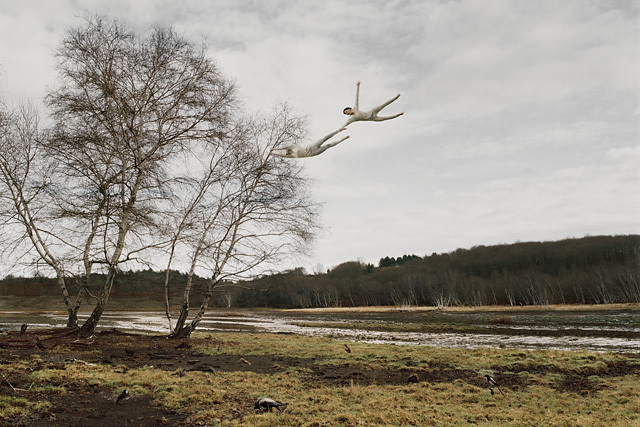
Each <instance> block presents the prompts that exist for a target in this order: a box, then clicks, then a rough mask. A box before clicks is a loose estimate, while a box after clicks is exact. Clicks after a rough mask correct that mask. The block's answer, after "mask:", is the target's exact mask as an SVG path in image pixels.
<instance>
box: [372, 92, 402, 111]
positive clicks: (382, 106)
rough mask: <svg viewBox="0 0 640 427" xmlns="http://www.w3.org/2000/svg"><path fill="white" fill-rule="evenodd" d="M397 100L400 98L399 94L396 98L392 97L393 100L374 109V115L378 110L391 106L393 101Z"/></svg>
mask: <svg viewBox="0 0 640 427" xmlns="http://www.w3.org/2000/svg"><path fill="white" fill-rule="evenodd" d="M398 98H400V94H397V95H396V96H394V97H393V98H391V99H390V100H388V101H387V102H385V103H384V104H382V105H379V106H377V107H376V108H374V109H373V112H374V114H378V113H379V112H380V110H382V109H383V108H384V107H386V106H387V105H389V104H391V103H392V102H393V101H395V100H396V99H398Z"/></svg>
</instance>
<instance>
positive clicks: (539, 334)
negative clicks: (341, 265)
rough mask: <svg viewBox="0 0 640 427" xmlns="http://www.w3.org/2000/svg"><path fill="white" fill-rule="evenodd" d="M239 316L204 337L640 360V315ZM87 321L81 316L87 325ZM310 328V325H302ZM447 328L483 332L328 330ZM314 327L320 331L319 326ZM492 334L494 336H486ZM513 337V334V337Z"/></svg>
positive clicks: (216, 322)
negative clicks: (501, 319) (311, 339)
mask: <svg viewBox="0 0 640 427" xmlns="http://www.w3.org/2000/svg"><path fill="white" fill-rule="evenodd" d="M234 314H236V315H233V316H232V315H229V314H228V313H226V314H224V315H221V314H220V312H211V313H209V314H208V315H206V316H205V317H204V319H203V320H202V322H201V323H200V326H199V328H198V329H197V330H198V331H209V332H215V331H229V332H266V333H290V334H298V335H306V336H331V337H334V338H337V339H344V340H351V341H362V342H368V343H392V344H408V345H424V346H434V347H463V348H474V347H515V348H520V349H542V348H544V349H557V350H588V351H599V352H601V351H616V352H633V353H640V310H630V311H629V310H627V311H624V310H620V311H613V310H612V311H604V310H603V311H597V312H580V311H572V312H553V313H552V312H519V313H513V312H512V313H508V315H509V316H510V317H512V318H513V321H514V324H509V325H494V324H491V319H494V318H495V317H496V316H499V315H502V313H500V312H478V313H473V312H471V313H469V312H464V313H456V312H445V313H434V312H427V313H425V312H407V313H397V312H396V313H331V314H317V313H303V312H293V313H292V312H276V311H273V312H268V311H267V312H265V311H244V310H242V311H236V312H234ZM87 317H88V315H87V314H84V315H80V316H79V320H80V322H83V321H84V320H85V319H86V318H87ZM301 322H304V323H305V324H307V325H309V326H298V325H296V323H301ZM329 322H330V323H337V324H339V323H344V324H347V323H349V324H350V325H353V324H357V323H358V322H360V323H363V322H366V323H379V324H385V323H393V324H402V323H407V324H421V323H426V322H428V323H430V324H433V323H436V324H437V323H438V322H440V323H443V324H461V325H465V326H473V327H474V328H477V329H476V330H481V331H483V333H430V332H380V331H370V330H365V329H352V328H340V327H335V328H333V327H331V328H329V327H324V326H320V324H321V323H329ZM23 323H27V324H29V326H30V327H32V328H40V327H43V328H47V327H55V326H60V327H62V326H64V325H65V324H66V316H64V315H56V314H28V313H20V312H12V313H9V312H5V313H0V330H19V329H20V325H22V324H23ZM313 323H317V324H319V326H317V327H316V326H313ZM111 328H116V329H120V330H125V331H131V330H135V331H143V332H150V333H167V332H168V322H167V319H166V317H165V316H164V314H163V313H146V312H145V313H137V312H106V313H105V314H104V315H103V316H102V319H101V322H100V324H99V326H98V330H105V329H111ZM484 330H486V333H484ZM509 332H511V333H509Z"/></svg>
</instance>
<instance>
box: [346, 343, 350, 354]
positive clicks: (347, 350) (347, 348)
mask: <svg viewBox="0 0 640 427" xmlns="http://www.w3.org/2000/svg"><path fill="white" fill-rule="evenodd" d="M344 351H346V352H347V353H351V349H350V348H349V346H348V345H346V344H345V345H344Z"/></svg>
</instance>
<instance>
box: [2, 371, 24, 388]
mask: <svg viewBox="0 0 640 427" xmlns="http://www.w3.org/2000/svg"><path fill="white" fill-rule="evenodd" d="M14 372H15V371H14ZM0 375H2V378H4V382H5V383H7V384H9V387H11V390H13V391H14V392H15V393H17V392H19V391H27V390H25V389H23V388H15V387H14V386H13V384H11V383H10V382H9V378H11V375H13V372H11V373H10V374H9V376H8V377H7V376H6V375H5V374H3V373H2V372H0Z"/></svg>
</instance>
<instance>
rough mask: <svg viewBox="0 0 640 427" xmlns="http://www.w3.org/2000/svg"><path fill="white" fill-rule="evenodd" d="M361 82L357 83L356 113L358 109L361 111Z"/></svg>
mask: <svg viewBox="0 0 640 427" xmlns="http://www.w3.org/2000/svg"><path fill="white" fill-rule="evenodd" d="M359 103H360V82H358V83H356V103H355V107H353V108H354V109H355V110H356V113H357V112H358V111H360V105H359Z"/></svg>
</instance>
